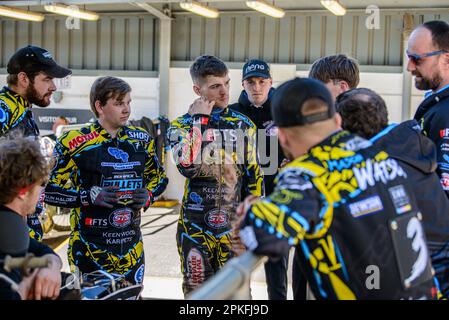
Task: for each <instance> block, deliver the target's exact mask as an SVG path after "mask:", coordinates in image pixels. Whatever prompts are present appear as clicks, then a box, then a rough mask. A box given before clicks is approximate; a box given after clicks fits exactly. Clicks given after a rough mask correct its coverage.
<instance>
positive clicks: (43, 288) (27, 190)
mask: <svg viewBox="0 0 449 320" xmlns="http://www.w3.org/2000/svg"><path fill="white" fill-rule="evenodd" d="M48 173H49V168H48V164H47V161H46V159H45V158H44V156H43V155H42V154H41V152H40V147H39V144H38V143H37V142H35V141H31V140H28V139H25V138H17V139H14V140H3V141H0V190H2V192H1V194H0V261H2V262H0V273H1V274H3V275H5V276H7V277H8V278H10V279H11V280H13V281H14V282H16V283H17V284H18V285H19V287H18V291H13V290H12V289H11V285H10V283H8V282H5V280H4V279H2V278H0V300H19V299H22V300H26V299H35V300H40V299H56V298H57V297H58V295H59V290H60V287H61V274H60V270H61V267H62V261H61V259H60V258H59V256H58V255H57V254H56V253H54V252H53V250H51V249H50V248H49V247H48V246H46V245H44V244H41V243H39V242H38V241H37V240H35V239H33V238H30V237H29V235H28V226H27V225H26V217H27V216H28V215H30V214H32V213H33V212H34V210H35V208H36V204H37V202H38V200H39V196H40V194H41V191H42V189H43V188H44V186H45V183H46V182H47V179H48ZM30 253H31V254H33V255H35V256H39V257H45V258H46V259H47V261H49V266H48V267H45V268H40V269H36V270H35V271H33V272H32V273H31V275H28V276H26V275H24V274H23V272H21V271H20V270H17V269H14V270H12V271H8V272H7V271H6V270H5V269H4V268H3V267H4V266H3V261H4V258H5V256H6V255H9V256H13V257H21V256H25V255H26V254H30Z"/></svg>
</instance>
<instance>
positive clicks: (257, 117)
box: [229, 59, 288, 300]
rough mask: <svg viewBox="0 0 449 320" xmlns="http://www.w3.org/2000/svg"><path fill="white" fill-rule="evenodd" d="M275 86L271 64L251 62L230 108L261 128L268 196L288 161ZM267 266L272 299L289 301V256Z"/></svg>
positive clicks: (255, 60)
mask: <svg viewBox="0 0 449 320" xmlns="http://www.w3.org/2000/svg"><path fill="white" fill-rule="evenodd" d="M272 85H273V80H272V77H271V72H270V67H269V65H268V64H267V63H266V62H265V61H263V60H258V59H251V60H249V61H248V62H246V63H245V65H244V66H243V70H242V86H243V90H242V92H241V94H240V97H239V100H238V102H237V103H234V104H232V105H230V106H229V107H230V108H231V109H234V110H236V111H238V112H241V113H243V114H244V115H245V116H247V117H248V118H250V119H251V121H253V122H254V124H255V125H256V127H257V131H258V135H257V138H258V153H259V161H260V164H261V169H262V171H263V173H264V184H265V194H266V195H269V194H271V193H272V192H273V189H274V178H275V177H276V174H277V173H278V169H279V167H280V166H281V163H282V160H284V159H285V156H284V154H283V153H282V150H281V148H280V146H279V143H278V139H277V127H276V125H275V124H274V122H273V117H272V116H271V98H272V97H273V94H274V92H275V89H274V88H273V87H272ZM245 196H246V195H243V197H242V199H244V198H245ZM264 267H265V278H266V282H267V291H268V298H269V299H270V300H286V299H287V285H288V277H287V267H288V254H287V255H286V256H284V257H282V258H281V259H279V260H278V261H268V262H266V263H265V265H264Z"/></svg>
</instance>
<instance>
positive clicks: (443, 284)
mask: <svg viewBox="0 0 449 320" xmlns="http://www.w3.org/2000/svg"><path fill="white" fill-rule="evenodd" d="M370 141H371V142H373V143H374V145H375V146H377V147H379V148H381V149H383V150H385V151H386V152H388V154H389V155H390V156H391V157H392V158H394V159H398V160H401V166H402V167H403V168H404V170H405V172H406V173H407V176H408V178H409V180H410V181H411V182H412V187H413V190H414V194H415V198H416V204H417V205H418V208H419V210H420V211H421V213H422V215H423V220H422V223H423V227H424V232H425V234H426V238H427V246H428V247H429V251H430V257H431V259H432V265H433V268H434V269H435V272H436V277H437V279H438V283H439V289H440V291H441V293H442V295H443V296H444V297H448V296H449V214H448V213H449V199H448V198H447V197H446V194H445V192H444V191H443V190H442V189H441V188H439V184H440V179H439V177H438V175H437V174H436V173H435V170H436V168H437V162H436V147H435V144H434V143H433V142H432V141H431V140H430V139H429V138H427V137H426V136H424V135H423V134H422V133H421V127H420V126H419V124H418V122H417V121H416V120H408V121H404V122H402V123H400V124H391V125H389V126H388V127H386V128H385V129H384V130H382V131H381V132H379V133H378V134H377V135H375V136H374V137H372V138H371V139H370Z"/></svg>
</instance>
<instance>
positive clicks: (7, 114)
mask: <svg viewBox="0 0 449 320" xmlns="http://www.w3.org/2000/svg"><path fill="white" fill-rule="evenodd" d="M31 107H32V105H31V103H30V102H29V101H28V100H26V99H24V98H23V97H22V96H20V95H19V94H17V93H15V92H14V91H12V90H11V89H9V88H8V87H3V89H2V90H1V91H0V137H8V138H10V139H14V137H33V138H34V139H36V140H38V137H39V128H38V127H37V125H36V122H35V121H34V118H33V113H32V111H31ZM41 198H42V197H41ZM42 211H43V202H42V201H39V202H38V204H37V206H36V211H35V212H34V213H33V214H32V215H29V216H28V217H27V222H28V227H29V228H30V237H31V238H33V239H36V240H38V241H41V240H42V236H43V234H44V232H43V230H42V225H41V222H40V221H39V215H40V214H41V213H42Z"/></svg>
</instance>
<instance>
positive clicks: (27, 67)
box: [6, 46, 72, 78]
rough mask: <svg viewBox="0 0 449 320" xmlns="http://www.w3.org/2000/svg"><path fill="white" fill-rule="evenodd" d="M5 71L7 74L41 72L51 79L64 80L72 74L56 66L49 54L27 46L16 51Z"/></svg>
mask: <svg viewBox="0 0 449 320" xmlns="http://www.w3.org/2000/svg"><path fill="white" fill-rule="evenodd" d="M6 70H7V71H8V73H9V74H18V73H19V72H26V73H34V72H40V71H42V72H45V73H46V74H48V75H49V76H50V77H53V78H64V77H66V76H68V75H69V74H71V73H72V71H71V70H70V69H67V68H64V67H61V66H60V65H58V64H57V63H56V61H55V60H54V59H53V57H52V55H51V53H50V52H48V51H47V50H45V49H42V48H40V47H36V46H27V47H24V48H21V49H19V50H17V51H16V53H14V54H13V55H12V57H11V59H9V62H8V66H7V69H6Z"/></svg>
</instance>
